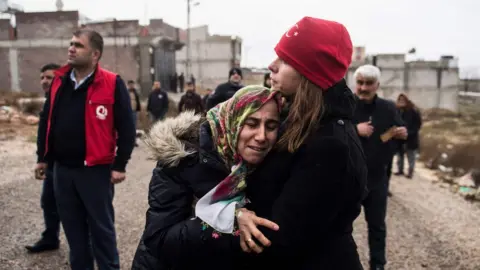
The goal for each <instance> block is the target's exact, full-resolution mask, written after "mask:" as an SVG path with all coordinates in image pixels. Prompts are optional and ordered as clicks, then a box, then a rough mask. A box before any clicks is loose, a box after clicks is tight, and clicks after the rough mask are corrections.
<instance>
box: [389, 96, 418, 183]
mask: <svg viewBox="0 0 480 270" xmlns="http://www.w3.org/2000/svg"><path fill="white" fill-rule="evenodd" d="M397 108H398V110H399V111H400V115H401V117H402V119H403V121H404V122H405V125H406V126H407V130H408V138H407V140H406V141H401V142H400V143H399V149H398V154H397V156H398V160H397V166H398V171H397V172H396V173H395V175H403V174H404V172H403V165H404V156H405V154H406V155H407V160H408V173H407V175H406V176H407V178H409V179H411V178H412V177H413V172H414V171H415V160H416V155H417V151H418V149H419V146H420V139H419V131H420V128H421V127H422V117H421V114H420V110H419V109H418V108H417V107H416V106H415V104H414V103H413V102H412V101H411V100H410V99H409V98H408V97H407V95H405V94H400V95H399V96H398V98H397Z"/></svg>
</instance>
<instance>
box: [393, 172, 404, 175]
mask: <svg viewBox="0 0 480 270" xmlns="http://www.w3.org/2000/svg"><path fill="white" fill-rule="evenodd" d="M393 175H396V176H399V175H403V172H396V173H394V174H393Z"/></svg>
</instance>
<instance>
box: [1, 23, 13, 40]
mask: <svg viewBox="0 0 480 270" xmlns="http://www.w3.org/2000/svg"><path fill="white" fill-rule="evenodd" d="M10 31H11V26H10V19H0V40H9V39H10Z"/></svg>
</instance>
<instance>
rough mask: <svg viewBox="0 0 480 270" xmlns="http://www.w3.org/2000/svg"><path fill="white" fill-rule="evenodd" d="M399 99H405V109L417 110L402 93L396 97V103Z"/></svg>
mask: <svg viewBox="0 0 480 270" xmlns="http://www.w3.org/2000/svg"><path fill="white" fill-rule="evenodd" d="M400 97H403V98H405V101H406V103H407V106H406V108H407V109H409V110H418V107H417V106H416V105H415V103H413V101H411V100H410V99H409V98H408V96H407V95H406V94H403V93H402V94H400V95H398V97H397V102H398V100H399V99H400Z"/></svg>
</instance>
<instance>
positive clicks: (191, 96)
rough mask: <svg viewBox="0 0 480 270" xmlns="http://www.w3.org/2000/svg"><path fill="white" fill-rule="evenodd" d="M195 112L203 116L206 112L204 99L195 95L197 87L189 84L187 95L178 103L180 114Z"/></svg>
mask: <svg viewBox="0 0 480 270" xmlns="http://www.w3.org/2000/svg"><path fill="white" fill-rule="evenodd" d="M184 111H195V114H201V113H203V112H204V111H205V108H204V106H203V100H202V97H200V95H199V94H197V93H195V85H194V84H193V83H192V82H188V83H187V88H186V93H185V94H184V95H183V96H182V97H181V98H180V101H179V102H178V112H179V113H181V112H184Z"/></svg>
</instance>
